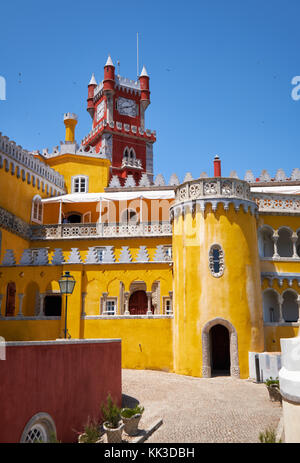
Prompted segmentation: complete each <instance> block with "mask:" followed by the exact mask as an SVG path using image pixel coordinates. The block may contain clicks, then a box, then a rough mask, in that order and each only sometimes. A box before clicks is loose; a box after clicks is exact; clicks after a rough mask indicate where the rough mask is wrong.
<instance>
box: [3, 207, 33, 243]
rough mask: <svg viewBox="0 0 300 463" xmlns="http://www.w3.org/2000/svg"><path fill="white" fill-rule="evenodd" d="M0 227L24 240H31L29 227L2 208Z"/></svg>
mask: <svg viewBox="0 0 300 463" xmlns="http://www.w3.org/2000/svg"><path fill="white" fill-rule="evenodd" d="M0 227H2V228H4V229H5V230H8V231H9V232H11V233H14V234H16V235H19V236H21V237H22V238H24V239H26V240H29V239H30V238H31V226H30V225H29V224H28V223H26V222H25V221H24V220H23V219H20V217H17V216H16V215H14V214H12V213H11V212H8V211H7V210H6V209H3V208H2V207H0Z"/></svg>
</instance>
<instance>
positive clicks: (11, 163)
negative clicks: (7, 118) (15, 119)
mask: <svg viewBox="0 0 300 463" xmlns="http://www.w3.org/2000/svg"><path fill="white" fill-rule="evenodd" d="M4 161H6V162H4ZM3 164H6V167H7V166H8V167H10V168H11V171H12V173H14V172H15V171H17V175H18V172H20V170H21V169H22V170H24V171H26V176H27V174H28V173H29V172H30V175H35V176H36V177H37V178H38V179H40V180H42V181H47V182H49V183H50V184H51V186H52V185H55V187H56V189H57V190H59V192H60V193H64V192H65V190H64V183H65V182H64V177H63V175H61V174H60V173H59V172H57V171H55V170H54V169H52V168H51V167H49V166H47V164H45V163H44V162H43V161H41V160H40V159H37V158H36V157H35V156H34V155H33V153H30V152H29V151H27V150H25V149H23V148H22V147H21V146H19V145H17V144H16V143H15V142H14V141H13V140H10V139H9V138H8V137H6V136H4V135H2V133H1V132H0V167H1V168H2V166H3ZM6 170H7V171H8V169H7V168H6ZM18 176H20V175H18Z"/></svg>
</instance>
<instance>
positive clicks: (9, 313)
mask: <svg viewBox="0 0 300 463" xmlns="http://www.w3.org/2000/svg"><path fill="white" fill-rule="evenodd" d="M15 308H16V283H14V282H10V283H8V285H7V291H6V308H5V316H6V317H13V316H14V314H15Z"/></svg>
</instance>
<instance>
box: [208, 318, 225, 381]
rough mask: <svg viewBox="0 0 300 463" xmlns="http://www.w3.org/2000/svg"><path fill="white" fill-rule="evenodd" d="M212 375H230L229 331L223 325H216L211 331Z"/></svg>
mask: <svg viewBox="0 0 300 463" xmlns="http://www.w3.org/2000/svg"><path fill="white" fill-rule="evenodd" d="M209 336H210V351H211V374H212V376H220V375H222V376H223V375H230V342H229V331H228V329H227V328H226V327H225V326H223V325H214V326H213V327H212V328H211V329H210V332H209Z"/></svg>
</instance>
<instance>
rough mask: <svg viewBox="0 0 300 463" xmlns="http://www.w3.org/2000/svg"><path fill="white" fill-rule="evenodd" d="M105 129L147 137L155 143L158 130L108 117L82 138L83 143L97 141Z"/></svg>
mask: <svg viewBox="0 0 300 463" xmlns="http://www.w3.org/2000/svg"><path fill="white" fill-rule="evenodd" d="M104 129H109V130H110V131H113V132H121V133H128V134H131V135H134V136H136V137H142V138H144V139H147V141H152V142H153V143H154V142H155V141H156V131H155V130H149V129H146V130H144V129H142V128H141V127H137V126H136V125H130V124H123V123H122V122H118V121H116V122H114V121H112V122H108V121H107V120H106V119H104V120H102V121H100V122H99V124H98V125H97V126H96V127H95V128H94V129H92V130H91V131H90V133H88V135H87V136H86V137H84V139H83V140H82V142H81V143H82V145H87V144H90V143H91V142H93V141H95V139H96V138H98V136H99V135H100V134H102V132H103V131H104Z"/></svg>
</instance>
